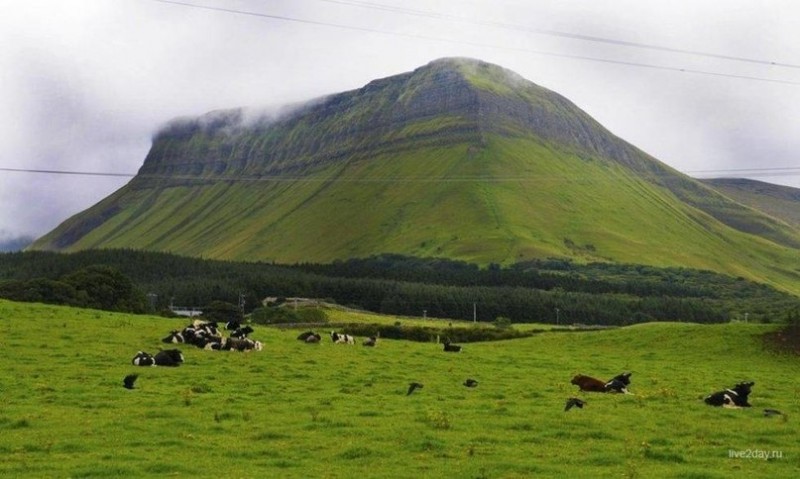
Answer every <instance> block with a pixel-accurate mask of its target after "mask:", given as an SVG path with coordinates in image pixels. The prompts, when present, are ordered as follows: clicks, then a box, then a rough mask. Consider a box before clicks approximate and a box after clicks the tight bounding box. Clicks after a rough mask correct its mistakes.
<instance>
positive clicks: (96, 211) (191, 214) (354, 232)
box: [33, 58, 800, 291]
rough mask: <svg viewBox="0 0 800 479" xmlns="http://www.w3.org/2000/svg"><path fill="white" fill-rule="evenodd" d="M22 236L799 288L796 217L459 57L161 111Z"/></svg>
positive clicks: (249, 256)
mask: <svg viewBox="0 0 800 479" xmlns="http://www.w3.org/2000/svg"><path fill="white" fill-rule="evenodd" d="M33 248H34V249H49V250H60V251H76V250H83V249H90V248H135V249H145V250H154V251H169V252H173V253H179V254H185V255H190V256H202V257H208V258H221V259H231V260H252V261H256V260H260V261H275V262H282V263H294V262H329V261H333V260H337V259H346V258H351V257H360V256H369V255H372V254H379V253H401V254H406V255H414V256H441V257H448V258H455V259H463V260H468V261H475V262H479V263H483V264H487V263H490V262H495V263H511V262H516V261H522V260H526V259H531V258H541V257H570V258H574V259H576V260H578V261H616V262H627V263H640V264H651V265H657V266H687V267H694V268H702V269H711V270H716V271H720V272H725V273H729V274H733V275H736V276H745V277H749V278H752V279H756V280H759V281H766V282H770V283H773V284H777V285H780V286H782V287H784V288H787V289H790V290H791V289H793V290H794V291H798V290H800V287H798V286H797V284H800V273H798V271H800V254H799V253H800V230H798V228H797V227H796V226H793V225H791V224H789V223H787V222H785V221H782V220H781V219H778V218H775V217H773V216H770V215H768V214H765V213H762V212H761V211H759V210H756V209H753V208H751V207H747V206H744V205H742V204H740V203H738V202H736V201H734V200H733V199H731V198H730V197H728V196H725V195H723V194H721V193H719V192H717V191H716V190H714V189H712V188H711V187H709V186H706V185H704V184H702V183H700V182H698V181H696V180H694V179H692V178H689V177H687V176H685V175H683V174H681V173H679V172H677V171H675V170H673V169H672V168H670V167H668V166H667V165H665V164H663V163H661V162H659V161H658V160H656V159H655V158H652V157H651V156H649V155H647V154H646V153H644V152H642V151H641V150H639V149H637V148H636V147H634V146H632V145H630V144H628V143H627V142H625V141H624V140H622V139H620V138H618V137H616V136H615V135H613V134H612V133H610V132H609V131H608V130H607V129H605V128H604V127H603V126H602V125H600V124H599V123H598V122H596V121H595V120H594V119H592V118H591V117H590V116H589V115H587V114H586V113H585V112H583V111H582V110H581V109H580V108H578V107H577V106H576V105H574V104H573V103H572V102H570V101H569V100H567V99H566V98H564V97H562V96H560V95H558V94H557V93H555V92H553V91H550V90H547V89H545V88H542V87H540V86H537V85H535V84H534V83H532V82H530V81H528V80H526V79H524V78H522V77H520V76H519V75H517V74H516V73H514V72H511V71H509V70H507V69H504V68H502V67H499V66H496V65H492V64H488V63H485V62H481V61H478V60H472V59H464V58H446V59H440V60H436V61H433V62H431V63H429V64H427V65H424V66H422V67H420V68H417V69H416V70H414V71H412V72H407V73H403V74H399V75H395V76H391V77H388V78H383V79H379V80H374V81H372V82H370V83H368V84H367V85H365V86H364V87H362V88H359V89H357V90H352V91H348V92H343V93H338V94H334V95H330V96H327V97H324V98H320V99H317V100H314V101H310V102H308V103H306V104H303V105H299V106H294V107H292V108H287V109H286V110H285V111H283V112H281V113H278V114H274V115H265V114H264V115H262V114H258V113H256V112H254V111H253V110H248V109H231V110H224V111H215V112H211V113H208V114H206V115H203V116H201V117H199V118H184V119H178V120H174V121H172V122H170V123H169V124H167V125H166V126H165V127H163V128H162V129H161V130H160V131H159V132H158V133H156V134H155V135H154V138H153V145H152V148H151V150H150V152H149V153H148V155H147V157H146V158H145V161H144V164H143V165H142V167H141V169H140V170H139V173H138V175H137V176H136V177H135V178H134V179H133V180H131V182H130V183H128V184H127V185H126V186H124V187H123V188H121V189H120V190H118V191H117V192H115V193H114V194H112V195H111V196H109V197H108V198H106V199H104V200H103V201H101V202H99V203H98V204H96V205H94V206H93V207H91V208H89V209H87V210H86V211H84V212H81V213H79V214H78V215H75V216H74V217H72V218H70V219H68V220H66V221H65V222H64V223H63V224H61V225H60V226H59V227H57V228H56V229H55V230H53V231H52V232H50V233H49V234H47V235H45V236H44V237H42V238H40V239H39V240H38V241H37V242H36V243H35V244H34V246H33ZM792 285H794V286H792Z"/></svg>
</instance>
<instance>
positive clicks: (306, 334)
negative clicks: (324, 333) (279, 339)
mask: <svg viewBox="0 0 800 479" xmlns="http://www.w3.org/2000/svg"><path fill="white" fill-rule="evenodd" d="M310 336H319V334H317V333H315V332H314V331H306V332H304V333H300V335H299V336H297V340H298V341H305V340H307V339H308V338H309V337H310ZM320 339H322V338H320Z"/></svg>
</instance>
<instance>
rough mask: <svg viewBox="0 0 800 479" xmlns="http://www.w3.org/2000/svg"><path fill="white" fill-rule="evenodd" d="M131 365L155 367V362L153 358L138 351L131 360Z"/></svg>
mask: <svg viewBox="0 0 800 479" xmlns="http://www.w3.org/2000/svg"><path fill="white" fill-rule="evenodd" d="M131 364H133V365H134V366H155V365H156V360H155V359H153V356H151V355H149V354H147V353H146V352H144V351H139V352H138V353H136V356H134V357H133V359H131Z"/></svg>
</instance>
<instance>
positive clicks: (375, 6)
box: [317, 0, 800, 68]
mask: <svg viewBox="0 0 800 479" xmlns="http://www.w3.org/2000/svg"><path fill="white" fill-rule="evenodd" d="M317 1H319V2H325V3H332V4H337V5H345V6H352V7H359V8H367V9H372V10H381V11H385V12H390V13H399V14H403V15H412V16H417V17H426V18H434V19H441V20H448V21H453V22H461V23H469V24H472V25H482V26H489V27H497V28H503V29H507V30H515V31H522V32H528V33H534V34H537V35H548V36H553V37H560V38H569V39H571V40H582V41H587V42H595V43H606V44H609V45H618V46H624V47H631V48H641V49H646V50H656V51H662V52H669V53H681V54H685V55H694V56H700V57H707V58H716V59H719V60H730V61H738V62H746V63H755V64H759V65H769V66H776V67H785V68H800V65H797V64H793V63H782V62H775V61H770V60H760V59H757V58H747V57H740V56H734V55H724V54H720V53H712V52H704V51H700V50H689V49H683V48H673V47H667V46H663V45H655V44H652V43H640V42H631V41H626V40H617V39H613V38H604V37H596V36H591V35H581V34H579V33H570V32H562V31H558V30H547V29H541V28H533V27H528V26H525V25H519V24H514V23H503V22H493V21H481V20H476V19H473V18H466V17H459V16H457V15H449V14H445V13H438V12H431V11H426V10H417V9H411V8H403V7H395V6H392V5H385V4H379V3H373V2H363V1H355V0H351V1H348V0H317Z"/></svg>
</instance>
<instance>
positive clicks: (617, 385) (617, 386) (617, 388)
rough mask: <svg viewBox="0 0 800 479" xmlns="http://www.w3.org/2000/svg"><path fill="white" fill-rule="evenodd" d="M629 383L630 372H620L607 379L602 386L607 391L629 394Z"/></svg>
mask: <svg viewBox="0 0 800 479" xmlns="http://www.w3.org/2000/svg"><path fill="white" fill-rule="evenodd" d="M630 384H631V373H622V374H618V375H616V376H614V377H613V378H611V379H609V380H608V382H607V383H605V385H604V386H603V389H605V392H607V393H622V394H630V393H629V392H628V386H629V385H630Z"/></svg>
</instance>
